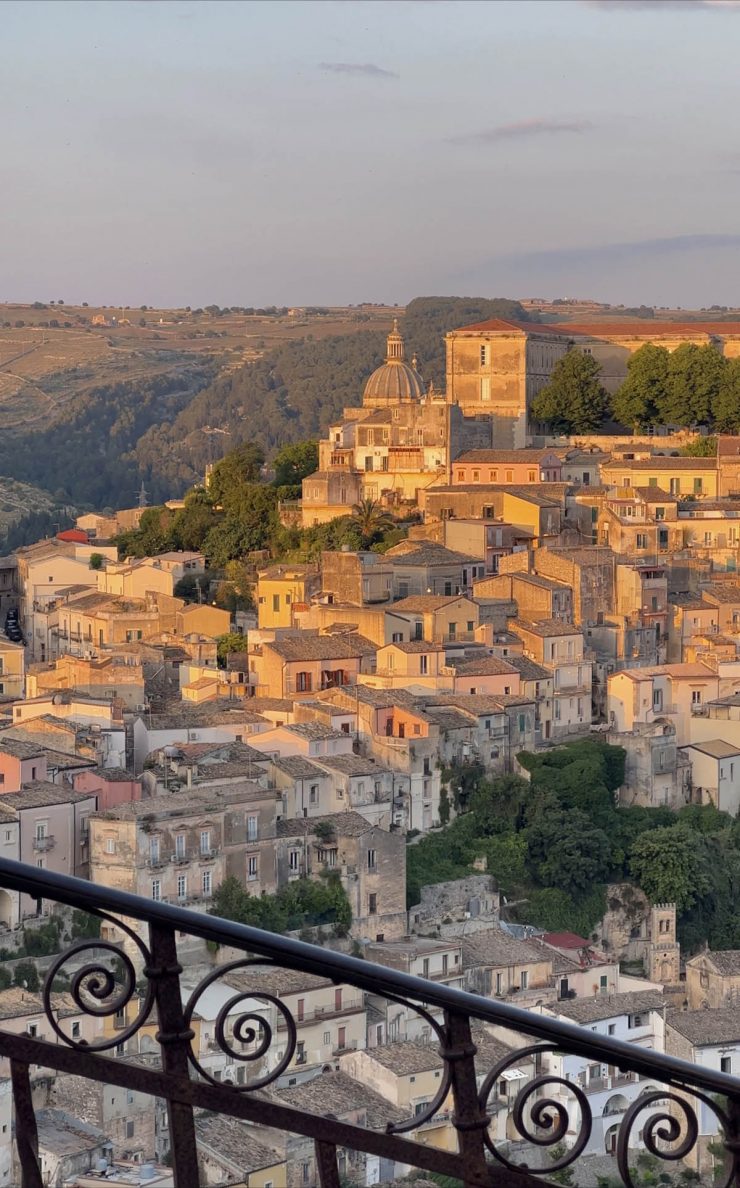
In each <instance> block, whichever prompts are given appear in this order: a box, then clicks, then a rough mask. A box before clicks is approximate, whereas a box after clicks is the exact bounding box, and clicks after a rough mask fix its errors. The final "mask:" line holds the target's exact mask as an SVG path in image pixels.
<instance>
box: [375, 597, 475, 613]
mask: <svg viewBox="0 0 740 1188" xmlns="http://www.w3.org/2000/svg"><path fill="white" fill-rule="evenodd" d="M461 598H467V595H466V594H411V595H409V597H408V598H401V599H400V600H399V601H398V602H394V603H393V605H392V607H391V608H390V609H391V610H392V611H393V612H394V614H395V612H396V611H410V612H411V614H424V613H425V612H429V611H436V610H441V609H442V607H443V606H449V605H450V603H451V602H458V601H459V600H460V599H461ZM469 601H470V599H468V602H469Z"/></svg>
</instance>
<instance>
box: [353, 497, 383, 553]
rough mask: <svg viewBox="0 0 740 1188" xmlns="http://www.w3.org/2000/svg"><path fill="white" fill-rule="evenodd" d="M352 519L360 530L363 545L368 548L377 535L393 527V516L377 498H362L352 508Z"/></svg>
mask: <svg viewBox="0 0 740 1188" xmlns="http://www.w3.org/2000/svg"><path fill="white" fill-rule="evenodd" d="M352 520H353V521H354V523H355V525H356V527H357V528H359V530H360V537H361V539H362V547H363V548H367V547H368V546H369V545H371V544H372V543H373V541H374V540H376V539H377V537H379V536H381V535H382V533H383V532H386V531H387V530H388V529H389V528H392V527H393V516H391V515H390V514H389V512H387V511H386V510H385V509H384V508H383V507H382V506H381V504H380V503H378V501H377V500H376V499H361V500H360V501H359V503H355V505H354V506H353V508H352Z"/></svg>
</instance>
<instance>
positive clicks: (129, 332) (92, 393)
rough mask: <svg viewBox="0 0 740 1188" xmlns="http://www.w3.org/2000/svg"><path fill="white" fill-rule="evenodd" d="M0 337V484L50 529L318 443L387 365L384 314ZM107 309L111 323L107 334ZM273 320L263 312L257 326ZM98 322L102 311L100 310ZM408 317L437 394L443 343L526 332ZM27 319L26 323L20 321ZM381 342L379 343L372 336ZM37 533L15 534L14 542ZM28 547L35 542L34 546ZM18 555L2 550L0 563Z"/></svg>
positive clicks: (457, 307)
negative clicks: (15, 489) (43, 512)
mask: <svg viewBox="0 0 740 1188" xmlns="http://www.w3.org/2000/svg"><path fill="white" fill-rule="evenodd" d="M5 311H6V318H5V321H3V322H2V324H0V418H2V421H3V429H4V431H3V433H2V434H1V435H0V478H2V477H4V476H7V477H8V478H10V479H13V480H16V481H17V482H23V483H28V484H31V485H32V486H34V487H36V488H38V489H39V494H38V497H37V498H35V499H34V500H33V504H34V505H35V506H33V508H31V507H29V512H30V513H31V514H33V515H35V516H38V514H39V508H40V506H42V505H43V504H44V503H45V498H44V493H48V494H49V495H50V496H51V500H50V502H51V504H52V510H51V512H50V515H51V517H52V518H58V517H59V515H60V514H63V513H61V511H59V512H58V511H57V509H63V508H68V509H69V514H73V513H74V511H75V510H78V511H79V510H81V509H83V508H86V507H95V508H104V507H111V508H114V507H125V506H130V505H131V504H132V503H134V501H135V498H136V494H137V492H138V490H139V487H140V485H141V482H142V481H143V482H144V483H145V486H146V489H147V492H148V494H149V497H150V499H151V500H154V501H158V500H162V499H165V498H167V497H172V496H178V495H181V494H182V492H183V491H185V490H186V489H187V488H188V487H190V486H192V485H193V483H195V482H198V481H199V480H201V479H202V475H203V471H204V468H205V466H206V464H207V463H208V462H210V461H212V460H213V459H215V458H219V457H220V456H221V455H222V454H224V453H226V452H227V451H228V450H229V449H233V448H234V447H235V446H239V445H240V444H242V443H244V442H251V443H257V444H259V445H260V446H261V447H262V449H263V450H264V451H265V453H266V454H267V455H268V456H270V455H271V454H272V453H273V452H274V451H275V450H276V449H277V448H279V447H280V446H282V445H286V444H290V443H293V442H296V441H302V440H306V439H312V438H313V439H315V438H317V437H318V436H319V435H320V434H321V432H322V431H323V430H324V429H325V428H326V426H327V425H328V424H329V423H330V422H331V420H332V419H333V418H334V417H336V415H337V414H338V413H339V412H340V411H341V409H342V408H343V407H344V406H345V405H350V404H356V403H357V402H358V401H359V400H360V398H361V395H362V389H363V385H364V382H365V380H366V379H367V377H368V375H369V374H370V372H371V371H372V370H373V369H374V368H375V367H377V366H378V364H379V363H380V362H382V359H383V356H384V352H385V335H386V332H387V327H388V326H389V324H390V319H391V315H392V312H393V311H391V310H390V309H387V308H375V307H368V308H365V307H363V308H362V309H356V310H343V311H342V310H335V311H328V310H326V311H305V312H304V314H303V315H301V316H299V317H297V318H289V317H287V316H284V311H274V313H273V314H272V315H271V316H264V317H262V316H256V314H255V311H246V310H240V311H234V310H231V311H225V310H219V308H218V306H209V307H207V309H206V310H193V311H189V310H188V311H186V310H181V311H169V312H167V311H164V317H160V312H161V311H148V310H146V308H145V307H142V310H141V311H140V316H138V317H137V316H136V315H135V314H134V313H131V311H129V312H128V314H127V317H126V318H125V319H123V320H121V319H120V318H119V322H118V323H117V324H116V325H113V324H108V325H106V327H105V328H102V329H101V328H93V327H91V324H90V321H91V316H92V315H93V313H94V312H95V311H93V310H92V309H88V308H84V309H82V308H80V309H72V308H71V307H69V306H66V307H64V306H63V307H62V308H60V307H59V303H57V306H55V307H53V308H52V307H51V306H50V305H45V304H43V303H41V302H38V303H36V306H33V307H25V308H23V307H19V306H18V307H9V306H6V307H5ZM114 312H115V311H113V310H110V309H108V310H103V311H102V313H103V314H104V316H105V318H106V320H107V322H108V323H111V320H112V318H113V314H114ZM257 312H258V313H259V314H265V315H267V314H268V313H269V311H257ZM98 313H101V311H98ZM398 313H399V316H400V317H401V318H402V324H403V330H404V333H405V334H406V338H407V343H408V347H409V355H411V354H412V353H413V352H414V351H416V352H417V354H418V356H419V359H420V365H421V367H422V370H423V373H424V376H425V378H427V379H428V380H433V382H434V384H435V386H437V387H438V388H442V387H443V386H444V342H443V338H444V333H445V331H446V330H448V329H450V328H451V327H454V326H460V325H463V324H465V323H466V322H470V321H474V320H480V319H481V318H486V317H493V316H504V317H515V318H518V319H526V317H527V315H526V313H525V311H524V310H523V309H522V308H521V306H519V305H518V303H517V302H513V301H507V300H504V299H495V300H486V299H482V298H480V299H479V298H458V297H450V298H448V297H425V298H418V299H417V300H415V301H413V302H412V303H411V305H410V306H409V307H408V310H407V311H406V313H405V315H404V313H403V311H401V310H399V311H398ZM119 314H120V311H119ZM18 315H21V316H18ZM378 327H380V329H378ZM26 528H28V531H31V525H30V523H29V525H27V526H26V525H25V524H24V521H23V520H22V519H21V520H18V519H17V518H16V519H15V522H14V524H13V528H12V543H13V545H17V544H19V543H22V542H23V540H24V539H26ZM31 538H32V537H28V539H31ZM8 547H10V545H9V543H8V539H6V540H5V541H3V539H2V527H1V526H0V550H7V548H8Z"/></svg>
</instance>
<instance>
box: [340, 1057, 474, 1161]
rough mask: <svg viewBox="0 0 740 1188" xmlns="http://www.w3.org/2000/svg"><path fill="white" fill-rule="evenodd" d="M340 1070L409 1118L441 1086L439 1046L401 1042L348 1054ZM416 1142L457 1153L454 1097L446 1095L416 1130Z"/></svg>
mask: <svg viewBox="0 0 740 1188" xmlns="http://www.w3.org/2000/svg"><path fill="white" fill-rule="evenodd" d="M339 1065H340V1068H341V1069H342V1070H343V1071H344V1072H347V1073H349V1075H350V1076H351V1077H353V1078H354V1079H355V1080H357V1081H360V1082H361V1084H363V1085H366V1086H367V1088H368V1089H372V1090H373V1091H374V1092H375V1093H379V1094H380V1096H381V1097H384V1098H385V1099H386V1101H390V1102H391V1103H392V1104H393V1105H395V1106H397V1107H398V1109H399V1110H401V1111H402V1112H403V1113H404V1114H405V1116H406V1117H412V1116H413V1115H414V1114H421V1113H423V1112H424V1111H425V1110H426V1109H427V1107H428V1106H429V1105H431V1103H432V1102H433V1101H434V1099H435V1097H436V1095H437V1093H438V1092H439V1090H440V1086H441V1084H442V1077H443V1075H444V1073H443V1063H442V1058H441V1056H440V1055H439V1052H438V1050H437V1047H436V1045H434V1044H429V1045H425V1044H415V1043H413V1042H412V1041H409V1040H406V1041H400V1042H396V1043H392V1044H382V1045H378V1046H377V1047H374V1048H366V1049H365V1050H364V1051H361V1052H348V1053H347V1055H346V1056H342V1057H341V1058H340V1061H339ZM413 1137H414V1139H416V1141H417V1142H421V1143H426V1144H427V1145H428V1146H432V1147H439V1148H441V1149H442V1150H445V1151H456V1150H457V1136H456V1133H455V1129H454V1127H453V1125H452V1097H451V1095H450V1094H448V1095H447V1097H446V1098H445V1100H444V1101H443V1102H440V1104H439V1108H438V1110H437V1111H436V1112H435V1113H434V1115H433V1116H432V1118H430V1119H429V1121H427V1122H424V1123H422V1124H421V1126H420V1127H419V1129H418V1130H415V1131H413Z"/></svg>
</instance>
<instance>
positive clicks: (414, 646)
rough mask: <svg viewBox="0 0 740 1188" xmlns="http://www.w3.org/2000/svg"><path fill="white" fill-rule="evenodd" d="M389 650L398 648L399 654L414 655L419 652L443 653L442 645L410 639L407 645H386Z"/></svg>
mask: <svg viewBox="0 0 740 1188" xmlns="http://www.w3.org/2000/svg"><path fill="white" fill-rule="evenodd" d="M386 647H388V648H398V650H399V652H407V653H408V654H409V655H413V654H415V653H417V652H443V651H444V647H443V646H442V644H435V643H428V642H427V640H425V639H409V640H407V641H406V642H405V643H391V644H386Z"/></svg>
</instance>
